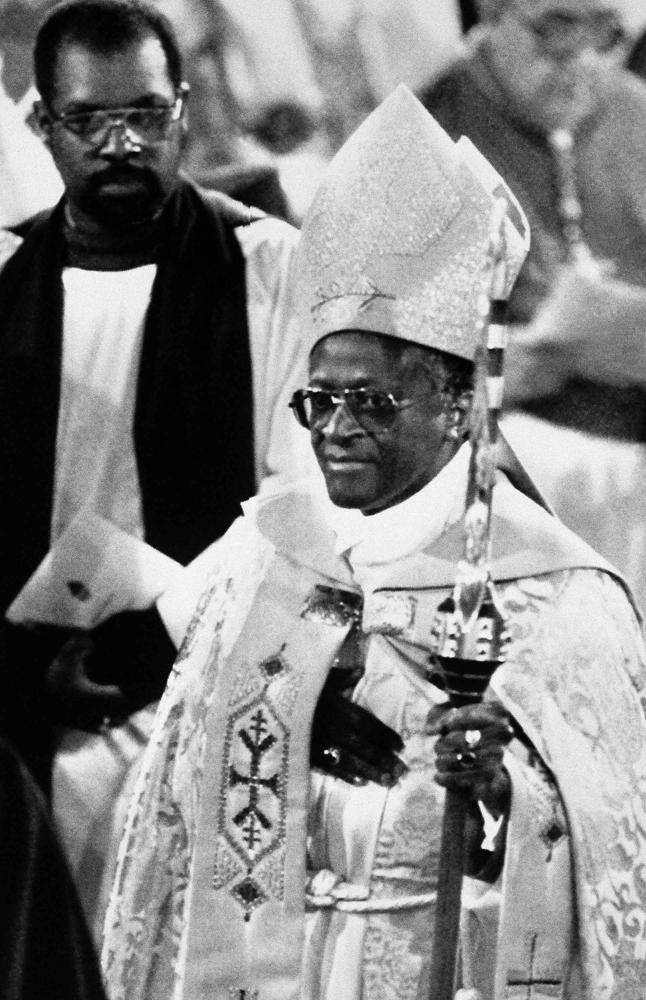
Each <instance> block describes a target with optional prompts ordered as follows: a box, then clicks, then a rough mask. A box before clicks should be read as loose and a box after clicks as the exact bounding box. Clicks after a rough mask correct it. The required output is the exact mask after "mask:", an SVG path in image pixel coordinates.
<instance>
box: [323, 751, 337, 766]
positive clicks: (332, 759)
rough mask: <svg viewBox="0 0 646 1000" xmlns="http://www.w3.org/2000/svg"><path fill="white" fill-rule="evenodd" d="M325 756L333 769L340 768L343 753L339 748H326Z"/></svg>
mask: <svg viewBox="0 0 646 1000" xmlns="http://www.w3.org/2000/svg"><path fill="white" fill-rule="evenodd" d="M323 756H324V757H325V759H326V760H327V762H328V764H330V766H331V767H338V766H339V762H340V760H341V751H340V750H339V748H338V747H326V748H325V750H324V751H323Z"/></svg>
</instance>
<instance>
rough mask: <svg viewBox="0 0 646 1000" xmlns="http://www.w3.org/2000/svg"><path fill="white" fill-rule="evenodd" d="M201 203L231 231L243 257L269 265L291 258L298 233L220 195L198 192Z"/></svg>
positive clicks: (218, 192) (213, 192) (219, 192)
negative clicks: (264, 259) (275, 260)
mask: <svg viewBox="0 0 646 1000" xmlns="http://www.w3.org/2000/svg"><path fill="white" fill-rule="evenodd" d="M197 191H198V194H199V195H200V197H201V198H202V200H203V202H204V203H205V204H206V205H207V206H208V207H209V208H210V209H211V211H213V212H214V213H215V214H216V215H218V216H219V217H220V218H221V219H224V221H225V222H226V223H227V224H228V225H230V226H231V227H232V228H233V231H234V233H235V235H236V239H237V240H238V243H239V244H240V248H241V250H242V253H243V255H244V257H245V258H246V259H247V260H249V259H250V258H253V257H254V256H256V257H261V258H266V259H267V260H268V261H271V260H272V259H281V260H282V258H284V257H285V255H287V256H290V255H291V253H292V251H293V250H294V249H295V247H296V244H297V243H298V230H297V229H295V228H294V226H292V225H291V224H290V223H288V222H285V221H284V220H283V219H279V218H277V217H276V216H273V215H267V213H266V212H263V211H262V210H261V209H259V208H254V207H253V206H252V205H246V204H245V203H244V202H242V201H238V200H237V199H236V198H232V197H231V196H230V195H228V194H225V193H224V192H223V191H214V190H207V189H205V188H202V187H199V188H197Z"/></svg>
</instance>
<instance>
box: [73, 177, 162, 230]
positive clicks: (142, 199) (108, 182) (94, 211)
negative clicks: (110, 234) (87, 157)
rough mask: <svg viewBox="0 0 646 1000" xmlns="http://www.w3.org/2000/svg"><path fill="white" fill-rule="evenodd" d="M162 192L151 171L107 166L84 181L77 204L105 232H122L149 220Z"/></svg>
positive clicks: (160, 201)
mask: <svg viewBox="0 0 646 1000" xmlns="http://www.w3.org/2000/svg"><path fill="white" fill-rule="evenodd" d="M167 194H168V192H166V191H165V190H164V188H163V186H162V184H161V182H160V180H159V178H158V176H157V175H156V173H155V172H154V171H153V170H150V169H149V168H148V167H145V166H132V165H127V164H126V165H117V164H114V165H110V166H108V167H105V168H104V169H103V170H102V171H101V172H100V173H96V174H94V175H93V176H91V177H89V178H88V179H87V182H86V184H85V188H84V190H83V191H80V192H78V193H77V197H76V200H77V203H78V205H79V208H81V209H82V210H83V211H84V212H85V213H86V214H87V215H88V216H90V217H91V218H93V219H95V220H96V221H97V222H99V223H100V224H101V225H102V226H104V227H105V228H106V229H119V230H121V229H123V228H124V227H125V226H128V227H129V226H136V225H138V224H141V223H142V222H148V221H150V220H151V219H153V218H154V217H155V216H156V215H157V213H158V212H159V211H160V209H161V207H162V205H163V204H164V201H165V200H166V197H167Z"/></svg>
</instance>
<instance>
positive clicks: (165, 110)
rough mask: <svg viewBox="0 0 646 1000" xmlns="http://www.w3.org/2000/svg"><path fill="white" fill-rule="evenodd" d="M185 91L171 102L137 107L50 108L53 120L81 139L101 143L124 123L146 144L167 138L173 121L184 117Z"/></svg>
mask: <svg viewBox="0 0 646 1000" xmlns="http://www.w3.org/2000/svg"><path fill="white" fill-rule="evenodd" d="M183 107H184V94H183V93H182V94H178V96H177V97H176V98H175V100H174V101H173V103H172V104H151V105H143V106H141V107H138V106H136V105H128V106H126V107H123V108H97V109H96V110H94V111H64V112H62V114H54V112H52V111H48V114H49V117H50V118H51V120H52V121H54V122H59V123H60V124H61V125H62V126H63V128H65V129H67V131H68V132H70V133H71V134H72V135H75V136H76V137H77V138H78V139H80V140H81V141H82V142H86V143H88V144H89V145H92V146H102V145H103V144H104V143H105V141H106V139H107V138H108V136H109V134H110V132H111V131H112V129H113V128H116V127H117V126H118V125H120V126H124V127H125V128H126V129H127V131H128V132H129V133H130V135H131V136H132V137H133V138H134V139H135V140H136V141H138V142H141V143H142V144H143V145H145V144H146V143H154V142H162V141H163V140H164V139H166V138H167V136H168V132H169V130H170V127H171V125H172V124H173V122H176V121H179V119H180V118H181V117H182V110H183Z"/></svg>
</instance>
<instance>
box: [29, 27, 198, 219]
mask: <svg viewBox="0 0 646 1000" xmlns="http://www.w3.org/2000/svg"><path fill="white" fill-rule="evenodd" d="M176 96H177V95H176V93H175V90H174V88H173V84H172V82H171V80H170V77H169V75H168V67H167V63H166V56H165V53H164V50H163V48H162V45H161V42H160V41H159V39H158V38H156V37H155V36H152V35H151V36H150V37H148V38H146V39H144V40H142V41H139V42H135V43H133V44H132V45H130V46H128V48H126V49H124V50H123V51H121V52H119V53H114V54H109V55H108V54H103V53H99V52H95V51H93V50H92V49H88V48H86V47H84V46H81V45H78V44H75V43H72V42H70V43H68V44H65V45H64V47H63V48H62V49H61V51H60V52H59V54H58V60H57V67H56V88H55V92H54V95H53V99H52V105H53V106H52V107H51V108H50V109H49V110H51V111H52V112H53V113H54V114H61V113H72V112H74V113H76V112H87V111H94V110H98V109H105V108H125V107H154V106H160V105H166V106H169V105H172V104H173V102H174V101H175V99H176ZM40 120H41V125H42V126H43V128H44V129H45V132H46V135H47V139H48V145H49V147H50V149H51V152H52V155H53V157H54V161H55V163H56V166H57V167H58V169H59V171H60V173H61V176H62V178H63V182H64V184H65V187H66V190H67V196H68V200H69V205H70V211H71V214H72V219H73V221H76V222H77V223H79V224H80V225H82V226H84V227H85V228H87V229H90V230H92V229H95V230H96V229H97V228H98V229H111V230H117V231H118V230H120V229H123V228H125V227H128V226H130V225H133V224H136V223H138V222H143V221H146V220H147V219H150V218H152V217H153V216H154V215H155V214H156V213H157V212H158V211H159V209H160V208H161V206H162V205H163V203H164V201H165V200H166V198H167V197H168V195H169V194H170V192H171V191H172V189H173V187H174V186H175V184H176V182H177V174H178V169H179V165H180V161H181V155H182V148H183V136H184V123H183V121H182V120H181V119H180V120H176V121H173V122H171V123H170V125H169V127H168V129H167V131H166V132H165V134H163V135H162V136H161V137H159V136H156V135H153V136H152V137H151V136H149V135H144V134H136V133H135V132H134V131H133V130H132V129H130V128H128V127H127V124H126V123H125V122H124V123H119V121H118V120H117V121H116V122H114V124H112V125H111V127H110V128H109V129H108V131H107V133H106V134H105V135H104V136H103V137H101V141H94V140H93V141H88V140H87V139H85V138H83V137H81V136H80V135H77V134H73V133H72V132H70V131H69V130H68V129H67V128H66V127H65V125H64V124H63V122H60V121H52V120H48V117H47V115H46V113H45V114H44V115H41V119H40Z"/></svg>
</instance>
